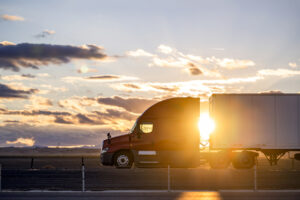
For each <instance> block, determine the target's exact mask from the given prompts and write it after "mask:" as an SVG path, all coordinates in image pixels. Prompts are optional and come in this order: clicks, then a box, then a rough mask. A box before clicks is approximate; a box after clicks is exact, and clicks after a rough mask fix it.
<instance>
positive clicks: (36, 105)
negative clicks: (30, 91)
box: [25, 95, 53, 109]
mask: <svg viewBox="0 0 300 200" xmlns="http://www.w3.org/2000/svg"><path fill="white" fill-rule="evenodd" d="M30 101H31V105H25V108H31V109H40V108H47V107H51V106H53V103H52V101H51V100H50V99H48V98H45V97H41V96H35V95H33V96H31V97H30Z"/></svg>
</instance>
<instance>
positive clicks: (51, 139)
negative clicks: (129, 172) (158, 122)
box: [0, 124, 121, 148]
mask: <svg viewBox="0 0 300 200" xmlns="http://www.w3.org/2000/svg"><path fill="white" fill-rule="evenodd" d="M0 132H1V139H0V146H1V147H3V146H18V145H15V144H6V141H15V140H17V138H20V137H21V138H34V141H35V144H34V146H73V145H74V146H75V145H95V146H96V147H97V148H100V145H101V141H102V140H103V139H106V138H107V137H106V133H107V132H110V133H111V134H112V136H116V135H120V134H121V132H120V131H114V130H112V129H111V128H110V127H108V128H107V127H96V126H92V127H89V128H87V127H76V126H67V127H65V126H64V125H63V124H62V125H61V126H58V125H49V126H42V127H38V126H30V125H23V124H13V125H6V126H0Z"/></svg>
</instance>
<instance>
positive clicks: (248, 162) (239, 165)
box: [232, 151, 255, 169]
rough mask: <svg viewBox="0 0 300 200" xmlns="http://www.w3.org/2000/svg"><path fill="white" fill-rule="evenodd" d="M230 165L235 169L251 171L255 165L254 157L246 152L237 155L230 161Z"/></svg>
mask: <svg viewBox="0 0 300 200" xmlns="http://www.w3.org/2000/svg"><path fill="white" fill-rule="evenodd" d="M232 165H233V167H234V168H236V169H251V168H252V167H253V166H254V165H255V155H254V154H252V153H250V152H247V151H244V152H241V153H237V154H236V155H235V156H234V157H233V159H232Z"/></svg>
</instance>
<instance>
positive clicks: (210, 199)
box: [0, 191, 300, 200]
mask: <svg viewBox="0 0 300 200" xmlns="http://www.w3.org/2000/svg"><path fill="white" fill-rule="evenodd" d="M299 197H300V192H281V191H273V192H266V191H262V192H251V191H248V192H239V191H236V192H232V191H229V192H214V191H199V192H197V191H190V192H188V191H187V192H183V191H182V192H151V191H149V192H146V191H144V192H134V191H133V192H85V193H82V192H1V193H0V199H1V200H37V199H38V200H68V199H72V200H81V199H85V200H96V199H97V200H98V199H107V200H114V199H122V200H139V199H143V200H191V199H193V200H194V199H205V200H244V199H245V200H246V199H247V200H248V199H252V200H265V199H268V200H286V199H289V200H296V199H299Z"/></svg>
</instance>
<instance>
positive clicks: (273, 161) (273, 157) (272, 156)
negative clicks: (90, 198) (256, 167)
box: [262, 150, 287, 166]
mask: <svg viewBox="0 0 300 200" xmlns="http://www.w3.org/2000/svg"><path fill="white" fill-rule="evenodd" d="M262 152H263V153H264V154H265V156H266V158H267V160H268V161H269V163H270V165H271V166H272V165H277V162H278V160H279V159H280V158H281V157H282V156H284V154H285V153H286V152H287V151H284V150H263V151H262Z"/></svg>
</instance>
